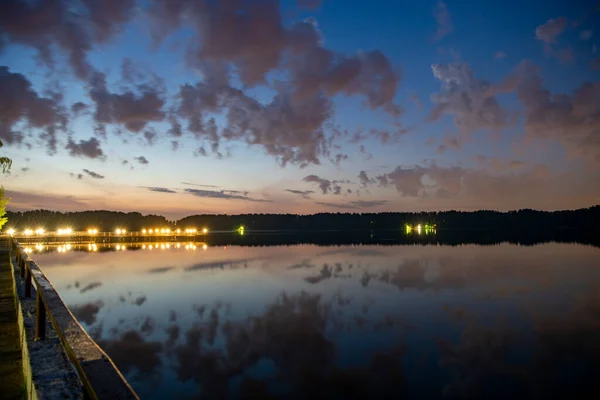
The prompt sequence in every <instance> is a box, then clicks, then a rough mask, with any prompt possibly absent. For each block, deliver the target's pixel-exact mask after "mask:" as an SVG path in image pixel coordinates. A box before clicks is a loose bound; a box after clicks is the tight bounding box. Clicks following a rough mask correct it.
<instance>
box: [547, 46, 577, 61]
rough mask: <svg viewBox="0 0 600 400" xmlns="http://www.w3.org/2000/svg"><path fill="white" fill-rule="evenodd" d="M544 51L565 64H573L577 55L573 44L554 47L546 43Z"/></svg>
mask: <svg viewBox="0 0 600 400" xmlns="http://www.w3.org/2000/svg"><path fill="white" fill-rule="evenodd" d="M544 53H545V54H546V55H547V56H548V57H553V58H556V59H557V60H559V61H560V62H561V63H563V64H571V63H573V61H574V60H575V55H574V53H573V48H572V47H571V46H567V47H565V48H560V49H554V48H553V47H552V46H551V45H549V44H546V45H544Z"/></svg>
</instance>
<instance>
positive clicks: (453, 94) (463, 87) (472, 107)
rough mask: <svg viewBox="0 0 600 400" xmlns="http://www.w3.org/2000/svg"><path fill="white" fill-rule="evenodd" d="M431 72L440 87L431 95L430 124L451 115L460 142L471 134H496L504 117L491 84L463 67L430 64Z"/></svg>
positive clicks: (505, 115) (501, 126) (504, 114)
mask: <svg viewBox="0 0 600 400" xmlns="http://www.w3.org/2000/svg"><path fill="white" fill-rule="evenodd" d="M431 70H432V72H433V75H434V76H435V77H436V78H437V79H438V80H439V81H440V82H441V85H442V86H441V90H440V92H438V93H434V94H433V95H432V96H431V101H432V102H433V103H434V107H433V109H432V110H431V112H430V114H429V120H430V121H437V120H438V119H440V118H441V117H442V115H444V114H449V115H451V116H452V117H453V122H454V126H455V127H456V128H457V129H458V130H459V138H460V140H461V142H464V140H466V139H467V138H468V137H469V135H470V134H471V133H473V132H477V131H480V130H491V131H493V132H497V131H499V130H500V129H502V128H504V127H505V126H506V123H507V114H506V112H505V111H504V110H502V109H501V108H500V105H499V104H498V101H497V100H496V98H495V96H494V94H495V91H494V90H492V85H491V84H490V83H489V82H487V81H485V80H483V79H477V78H475V76H474V74H473V71H472V70H471V68H470V67H469V66H468V65H467V64H464V63H453V64H434V65H432V66H431Z"/></svg>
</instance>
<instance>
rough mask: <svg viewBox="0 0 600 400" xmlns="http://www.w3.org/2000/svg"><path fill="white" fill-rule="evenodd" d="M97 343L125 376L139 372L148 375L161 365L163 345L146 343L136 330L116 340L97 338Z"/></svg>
mask: <svg viewBox="0 0 600 400" xmlns="http://www.w3.org/2000/svg"><path fill="white" fill-rule="evenodd" d="M96 341H97V342H98V345H100V346H101V347H102V349H103V350H105V351H106V353H107V354H108V355H109V356H110V358H111V359H112V360H114V362H115V364H117V365H118V366H119V369H120V370H121V371H123V373H125V374H127V373H129V372H130V371H133V370H137V371H139V373H141V374H142V375H148V374H151V373H153V372H154V371H155V370H156V369H157V368H159V367H160V365H161V357H160V353H161V352H162V350H163V345H162V343H160V342H146V341H145V340H144V338H143V337H142V335H140V334H139V333H138V332H136V331H134V330H130V331H127V332H125V333H123V334H122V335H121V336H120V337H118V338H117V339H115V340H102V339H100V338H96Z"/></svg>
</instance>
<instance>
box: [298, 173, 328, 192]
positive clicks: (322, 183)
mask: <svg viewBox="0 0 600 400" xmlns="http://www.w3.org/2000/svg"><path fill="white" fill-rule="evenodd" d="M303 181H304V182H312V183H317V184H318V185H319V188H320V189H321V191H322V192H323V194H327V193H328V192H330V191H331V181H330V180H327V179H323V178H319V177H318V176H317V175H308V176H305V177H304V179H303Z"/></svg>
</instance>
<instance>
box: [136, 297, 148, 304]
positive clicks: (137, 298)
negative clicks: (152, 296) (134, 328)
mask: <svg viewBox="0 0 600 400" xmlns="http://www.w3.org/2000/svg"><path fill="white" fill-rule="evenodd" d="M146 299H147V298H146V296H139V297H136V299H135V300H134V301H133V304H135V305H136V306H141V305H142V304H144V303H145V302H146Z"/></svg>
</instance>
